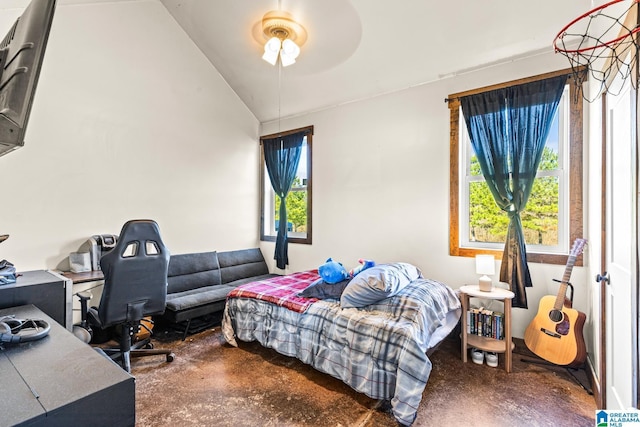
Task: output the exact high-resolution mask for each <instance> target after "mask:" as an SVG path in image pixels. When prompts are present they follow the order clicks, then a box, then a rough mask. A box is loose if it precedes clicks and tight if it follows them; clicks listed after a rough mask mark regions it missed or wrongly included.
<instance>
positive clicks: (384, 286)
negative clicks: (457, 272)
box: [340, 262, 422, 308]
mask: <svg viewBox="0 0 640 427" xmlns="http://www.w3.org/2000/svg"><path fill="white" fill-rule="evenodd" d="M420 277H422V273H421V272H420V270H419V269H418V267H416V266H414V265H411V264H408V263H406V262H396V263H393V264H380V265H376V266H374V267H371V268H367V269H366V270H364V271H362V272H361V273H359V274H358V275H357V276H356V277H354V278H353V279H352V280H351V281H350V282H349V284H348V285H347V287H346V288H345V289H344V291H343V292H342V295H341V297H340V306H341V307H342V308H351V307H356V308H358V307H364V306H367V305H369V304H374V303H376V302H378V301H380V300H383V299H385V298H389V297H391V296H393V295H395V294H397V293H398V292H399V291H400V290H401V289H402V288H404V287H405V286H407V285H408V284H409V283H411V282H412V281H414V280H416V279H418V278H420Z"/></svg>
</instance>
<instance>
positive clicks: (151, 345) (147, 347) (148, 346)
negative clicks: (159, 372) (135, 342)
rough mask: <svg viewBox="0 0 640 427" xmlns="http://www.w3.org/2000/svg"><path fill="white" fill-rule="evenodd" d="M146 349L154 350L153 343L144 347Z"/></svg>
mask: <svg viewBox="0 0 640 427" xmlns="http://www.w3.org/2000/svg"><path fill="white" fill-rule="evenodd" d="M144 348H146V349H147V350H153V343H151V342H150V343H148V344H146V345H145V346H144Z"/></svg>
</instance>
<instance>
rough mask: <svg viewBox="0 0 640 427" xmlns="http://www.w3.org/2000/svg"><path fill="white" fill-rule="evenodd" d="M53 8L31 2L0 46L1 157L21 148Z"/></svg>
mask: <svg viewBox="0 0 640 427" xmlns="http://www.w3.org/2000/svg"><path fill="white" fill-rule="evenodd" d="M55 8H56V0H31V2H30V3H29V5H28V6H27V8H26V9H25V10H24V11H23V12H22V14H21V15H20V17H18V19H16V21H15V23H14V24H13V26H12V27H11V29H10V30H9V32H8V33H7V35H6V36H5V38H4V40H2V43H1V44H0V156H2V155H4V154H7V153H9V152H11V151H13V150H15V149H16V148H20V147H22V146H23V145H24V135H25V132H26V129H27V122H28V121H29V115H30V113H31V105H32V104H33V98H34V96H35V93H36V86H37V83H38V78H39V76H40V68H41V66H42V60H43V59H44V52H45V48H46V46H47V41H48V39H49V31H50V30H51V23H52V21H53V13H54V11H55Z"/></svg>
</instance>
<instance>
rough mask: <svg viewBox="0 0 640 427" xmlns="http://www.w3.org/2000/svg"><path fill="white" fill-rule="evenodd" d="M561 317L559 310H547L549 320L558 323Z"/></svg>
mask: <svg viewBox="0 0 640 427" xmlns="http://www.w3.org/2000/svg"><path fill="white" fill-rule="evenodd" d="M563 317H564V316H563V314H562V312H561V311H560V310H551V311H550V312H549V319H551V321H552V322H554V323H558V322H559V321H561V320H562V318H563Z"/></svg>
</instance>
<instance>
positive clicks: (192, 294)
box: [167, 285, 233, 311]
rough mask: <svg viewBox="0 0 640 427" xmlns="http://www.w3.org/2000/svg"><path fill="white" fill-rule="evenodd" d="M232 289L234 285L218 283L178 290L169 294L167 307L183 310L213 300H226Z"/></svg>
mask: <svg viewBox="0 0 640 427" xmlns="http://www.w3.org/2000/svg"><path fill="white" fill-rule="evenodd" d="M232 289H233V286H227V285H216V286H205V287H202V288H198V289H192V290H189V291H184V292H176V293H173V294H170V295H167V309H169V310H172V311H181V310H187V309H192V308H194V307H198V306H200V305H204V304H208V303H210V302H212V301H224V300H225V299H226V298H227V294H228V293H229V292H231V290H232Z"/></svg>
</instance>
